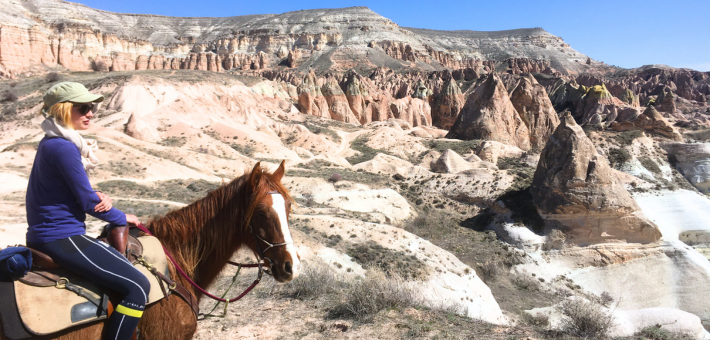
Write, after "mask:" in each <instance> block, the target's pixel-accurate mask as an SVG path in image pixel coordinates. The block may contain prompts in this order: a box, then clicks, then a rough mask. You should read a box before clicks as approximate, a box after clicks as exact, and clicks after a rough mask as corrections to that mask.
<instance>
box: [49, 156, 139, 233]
mask: <svg viewBox="0 0 710 340" xmlns="http://www.w3.org/2000/svg"><path fill="white" fill-rule="evenodd" d="M54 164H55V165H56V167H57V170H58V171H59V172H60V173H61V174H62V176H63V177H64V180H66V181H67V184H68V185H69V187H70V188H71V190H72V192H73V193H74V197H75V198H76V201H77V202H78V203H79V205H80V206H81V208H82V210H84V212H85V213H87V214H89V215H91V216H94V217H96V218H98V219H101V220H104V221H106V222H109V223H111V224H114V225H126V214H124V213H123V212H121V211H120V210H118V209H116V208H111V209H109V210H107V211H102V212H97V211H94V208H96V205H97V204H99V203H100V202H101V200H100V199H99V196H98V195H97V194H96V193H95V192H94V190H93V189H92V188H91V184H90V183H89V178H88V177H87V176H86V171H84V165H83V164H82V163H81V155H80V154H79V150H78V149H77V148H76V146H74V145H73V144H70V143H66V144H62V145H61V146H60V147H59V148H57V152H56V153H55V154H54Z"/></svg>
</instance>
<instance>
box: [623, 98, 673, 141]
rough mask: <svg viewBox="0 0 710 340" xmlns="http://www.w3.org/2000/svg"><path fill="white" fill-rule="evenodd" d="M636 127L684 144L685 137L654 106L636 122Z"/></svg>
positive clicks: (647, 109)
mask: <svg viewBox="0 0 710 340" xmlns="http://www.w3.org/2000/svg"><path fill="white" fill-rule="evenodd" d="M634 125H636V126H637V127H639V128H641V129H643V130H644V131H646V132H649V133H652V134H656V135H661V136H663V137H666V138H670V139H672V140H675V141H679V142H682V141H683V136H682V135H681V134H680V133H679V132H678V130H677V129H676V128H675V127H674V126H673V125H671V124H670V123H669V122H668V121H667V120H666V119H665V118H664V117H663V116H662V115H661V114H660V113H658V111H657V110H656V108H654V107H653V106H649V107H648V108H646V110H645V111H643V114H641V115H639V116H638V117H637V118H636V120H635V121H634Z"/></svg>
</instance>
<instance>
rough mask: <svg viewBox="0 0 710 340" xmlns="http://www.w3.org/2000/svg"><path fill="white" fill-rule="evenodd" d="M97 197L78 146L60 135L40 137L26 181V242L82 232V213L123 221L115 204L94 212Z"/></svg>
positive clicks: (120, 222) (36, 241)
mask: <svg viewBox="0 0 710 340" xmlns="http://www.w3.org/2000/svg"><path fill="white" fill-rule="evenodd" d="M99 202H101V200H100V199H99V196H98V195H96V192H95V191H94V190H93V189H92V188H91V184H90V183H89V178H88V176H87V175H86V172H85V170H84V165H83V164H82V162H81V154H80V153H79V149H78V148H77V147H76V146H75V145H74V144H73V143H72V142H70V141H68V140H66V139H64V138H49V137H44V138H43V139H42V140H41V141H40V142H39V146H38V147H37V154H36V155H35V161H34V164H33V165H32V172H31V173H30V179H29V183H28V185H27V198H26V207H27V224H29V228H28V229H27V243H46V242H50V241H54V240H59V239H63V238H67V237H70V236H75V235H83V234H85V233H86V225H85V224H84V221H85V220H86V214H89V215H91V216H94V217H96V218H98V219H101V220H104V221H106V222H108V223H111V224H113V225H126V214H124V213H123V212H121V211H120V210H118V209H116V208H111V210H109V211H105V212H94V208H95V207H96V205H97V204H99Z"/></svg>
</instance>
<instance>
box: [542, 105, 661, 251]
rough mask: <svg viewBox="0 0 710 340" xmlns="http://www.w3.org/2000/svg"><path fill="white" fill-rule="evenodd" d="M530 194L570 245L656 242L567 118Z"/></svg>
mask: <svg viewBox="0 0 710 340" xmlns="http://www.w3.org/2000/svg"><path fill="white" fill-rule="evenodd" d="M530 192H531V194H532V196H533V202H534V203H535V206H536V207H537V209H538V212H539V213H540V215H541V216H542V217H543V218H545V219H546V220H547V221H546V223H547V225H548V227H551V228H560V229H562V230H563V231H564V232H565V233H566V234H567V236H568V241H569V242H571V243H572V244H577V245H581V246H584V245H589V244H595V243H603V242H608V241H610V240H625V241H626V242H633V243H650V242H655V241H658V239H659V238H660V237H661V233H660V231H659V230H658V228H657V227H656V226H655V225H654V224H653V223H652V222H650V221H649V220H647V219H646V218H645V217H644V215H643V214H642V213H641V211H640V208H639V206H638V205H637V204H636V201H634V199H633V198H632V197H631V195H630V194H629V192H628V191H626V189H625V188H624V186H623V184H622V183H621V181H620V180H619V178H618V176H617V175H616V173H615V172H614V170H613V169H612V168H611V167H610V166H609V163H608V161H607V160H606V158H605V157H604V156H602V155H599V154H598V153H597V151H596V148H595V147H594V144H592V142H591V140H589V138H588V137H587V136H586V135H585V134H584V131H583V130H582V128H581V127H580V126H579V125H577V123H576V122H575V120H574V118H573V117H572V115H571V114H569V113H568V114H566V115H564V117H562V119H561V123H560V125H559V126H558V127H557V129H556V130H555V133H554V134H553V135H552V137H551V138H550V140H549V142H548V143H547V145H546V146H545V149H543V151H542V155H541V156H540V162H539V164H538V167H537V169H536V171H535V176H534V178H533V183H532V186H531V187H530Z"/></svg>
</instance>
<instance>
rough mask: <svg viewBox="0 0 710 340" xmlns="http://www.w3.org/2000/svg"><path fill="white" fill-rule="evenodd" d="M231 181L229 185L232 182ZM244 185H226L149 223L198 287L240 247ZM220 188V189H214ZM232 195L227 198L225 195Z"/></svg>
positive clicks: (219, 269)
mask: <svg viewBox="0 0 710 340" xmlns="http://www.w3.org/2000/svg"><path fill="white" fill-rule="evenodd" d="M234 184H235V183H231V184H229V185H234ZM244 187H245V186H243V185H240V186H239V188H233V189H232V190H231V191H232V192H231V193H229V191H230V190H228V188H226V187H220V188H218V189H216V190H215V194H214V195H208V197H205V198H204V199H202V200H200V201H197V202H195V203H192V204H190V205H188V206H187V207H185V208H182V209H180V210H177V211H173V212H171V213H169V214H168V215H166V216H165V217H163V218H161V219H159V220H156V221H155V222H153V223H152V224H151V227H152V228H151V229H153V232H154V234H155V236H156V237H157V238H158V239H159V240H160V241H161V243H162V244H163V245H164V246H165V248H166V249H168V251H169V252H170V253H171V254H173V257H175V260H176V262H177V264H178V265H179V266H180V267H181V268H183V270H185V271H186V272H187V273H188V276H190V279H192V280H193V281H195V283H197V284H198V285H200V286H201V287H207V286H209V285H210V284H211V283H212V282H213V281H214V279H215V278H216V277H217V275H219V272H220V271H221V270H222V268H224V266H225V265H226V263H227V261H228V260H229V259H230V257H231V256H232V255H233V254H234V252H235V251H236V250H237V249H239V247H241V245H242V244H243V242H242V239H243V238H242V237H241V236H242V235H241V234H242V233H243V229H244V228H242V221H243V216H244V215H243V214H244V211H245V210H246V197H247V195H246V193H245V192H244V189H243V188H244ZM218 190H219V192H217V191H218ZM228 194H230V195H231V196H232V197H231V198H227V197H225V195H228Z"/></svg>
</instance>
